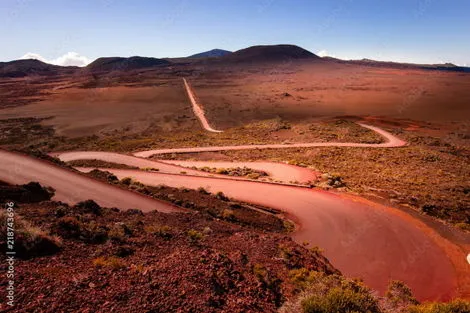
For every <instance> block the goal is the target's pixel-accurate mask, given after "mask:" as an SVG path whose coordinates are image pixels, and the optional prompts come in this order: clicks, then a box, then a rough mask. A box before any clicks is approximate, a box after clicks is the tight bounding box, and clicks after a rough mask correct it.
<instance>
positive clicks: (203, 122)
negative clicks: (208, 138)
mask: <svg viewBox="0 0 470 313" xmlns="http://www.w3.org/2000/svg"><path fill="white" fill-rule="evenodd" d="M183 82H184V87H185V88H186V92H187V93H188V97H189V100H190V101H191V104H192V106H193V112H194V115H196V117H197V118H198V119H199V121H200V122H201V125H202V127H203V128H204V129H205V130H207V131H210V132H213V133H221V132H222V131H221V130H217V129H214V128H212V127H211V126H210V125H209V122H208V121H207V119H206V115H205V114H204V110H203V109H202V108H201V106H200V105H199V104H198V103H197V100H196V96H195V95H194V91H193V90H192V89H191V87H190V86H189V84H188V82H187V81H186V78H183Z"/></svg>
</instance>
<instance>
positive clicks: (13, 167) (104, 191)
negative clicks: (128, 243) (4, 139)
mask: <svg viewBox="0 0 470 313" xmlns="http://www.w3.org/2000/svg"><path fill="white" fill-rule="evenodd" d="M0 160H1V162H0V180H3V181H6V182H9V183H12V184H25V183H28V182H30V181H36V182H39V183H41V185H44V186H50V187H53V188H54V189H55V196H54V198H53V199H54V200H58V201H63V202H67V203H70V204H75V203H77V202H79V201H83V200H88V199H93V200H95V201H96V202H97V203H98V204H99V205H101V206H104V207H110V208H111V207H118V208H121V209H131V208H138V209H141V210H143V211H152V210H157V211H160V212H182V211H184V210H183V209H181V208H178V207H175V206H172V205H170V204H168V203H165V202H161V201H158V200H155V199H152V198H150V197H145V196H143V195H140V194H138V193H135V192H131V191H127V190H124V189H120V188H118V187H115V186H112V185H109V184H105V183H102V182H99V181H97V180H94V179H91V178H88V177H85V176H83V175H80V174H79V173H74V172H72V171H69V170H66V169H63V168H61V167H58V166H54V165H52V164H51V163H48V162H44V161H41V160H38V159H35V158H30V157H27V156H25V155H21V154H17V153H12V152H7V151H4V150H0Z"/></svg>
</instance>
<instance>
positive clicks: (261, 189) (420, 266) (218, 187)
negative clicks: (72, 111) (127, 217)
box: [57, 124, 464, 299]
mask: <svg viewBox="0 0 470 313" xmlns="http://www.w3.org/2000/svg"><path fill="white" fill-rule="evenodd" d="M360 125H361V126H363V127H366V128H369V129H371V130H373V131H376V132H377V133H379V134H380V135H382V136H383V137H384V138H385V142H384V143H381V144H358V143H305V144H295V145H262V146H259V145H257V146H229V147H197V148H183V149H162V150H151V151H143V152H138V153H136V154H135V155H136V156H140V157H142V156H151V155H155V154H162V153H174V152H178V153H191V152H200V151H221V150H236V149H259V148H271V149H282V148H289V147H292V146H295V147H318V146H346V147H372V148H376V147H387V148H391V147H400V146H403V145H405V144H406V143H405V142H404V141H402V140H400V139H398V138H396V137H395V136H393V135H392V134H390V133H388V132H386V131H384V130H382V129H380V128H377V127H374V126H369V125H365V124H360ZM57 156H58V157H59V158H60V159H61V160H63V161H71V160H78V159H99V160H103V161H108V162H114V163H121V164H127V165H133V166H137V167H140V168H145V167H156V168H158V169H159V172H147V171H140V170H123V169H106V170H108V171H111V172H113V173H114V174H115V175H117V176H118V177H119V178H123V177H132V178H134V179H136V180H138V181H140V182H142V183H144V184H148V185H159V184H165V185H168V186H173V187H189V188H198V187H204V188H206V189H209V190H210V191H212V192H217V191H222V192H224V193H225V194H226V195H228V196H230V197H233V198H236V199H239V200H242V201H246V202H250V203H256V204H260V205H264V206H268V207H273V208H276V209H279V210H281V211H283V212H286V213H287V214H288V215H289V216H291V217H292V218H293V219H294V220H295V221H296V222H297V223H298V225H299V228H298V229H297V230H296V232H295V233H294V234H293V237H294V238H295V239H296V240H297V241H298V242H304V241H308V242H309V243H311V244H312V245H317V246H320V247H322V248H323V249H325V255H326V256H327V257H328V258H329V259H330V260H331V261H332V262H333V264H334V265H335V266H337V267H338V268H339V269H340V270H342V271H343V272H344V273H345V274H347V275H350V276H359V277H362V278H364V280H365V281H366V283H368V284H369V285H370V286H372V287H373V288H375V289H378V290H380V291H384V289H385V287H386V285H387V283H388V280H389V279H400V280H403V281H405V282H406V283H407V284H408V285H409V286H410V287H411V288H412V289H413V290H414V291H415V293H416V295H417V296H418V297H419V298H420V299H449V298H451V297H453V296H455V295H456V293H457V292H456V291H457V289H459V286H458V284H459V283H458V281H457V279H456V277H457V276H458V275H460V274H456V270H455V269H454V264H453V263H452V260H451V259H450V258H449V257H448V255H447V254H446V252H445V251H444V250H443V247H444V246H445V247H447V249H448V247H451V248H450V249H453V250H452V251H453V253H454V252H455V253H456V254H459V253H460V254H461V253H462V252H461V251H459V250H458V248H455V247H454V246H453V245H452V244H451V243H449V242H447V241H446V240H444V239H442V238H440V237H439V236H438V235H437V234H436V233H435V232H433V231H432V230H431V229H429V228H427V227H426V226H425V225H424V224H423V223H422V222H420V221H417V220H414V219H412V218H410V217H409V216H408V215H406V214H404V213H402V212H399V211H398V210H395V209H391V208H388V207H385V206H381V205H378V204H376V203H372V202H370V201H366V200H364V199H361V198H358V197H352V196H347V197H346V196H344V195H338V194H334V193H329V192H324V191H318V190H312V189H306V188H300V187H295V186H287V185H282V184H267V183H263V182H255V181H246V180H239V179H237V180H234V179H231V178H230V177H226V176H222V175H209V174H208V173H205V172H201V171H197V170H193V169H188V168H185V167H180V166H178V165H182V166H186V167H191V166H210V167H236V166H247V167H251V168H256V169H259V170H265V171H267V172H268V173H269V174H270V175H271V176H272V177H276V178H278V179H280V180H283V181H289V180H298V181H300V182H306V181H308V180H309V179H312V178H313V177H314V175H315V173H313V172H311V171H310V170H308V169H304V168H299V167H295V166H289V165H285V164H276V163H270V162H251V163H250V162H247V163H244V162H236V163H231V162H191V161H150V160H146V159H142V158H140V157H134V156H129V155H122V154H117V153H108V152H66V153H62V154H58V155H57ZM80 170H81V171H89V170H90V169H87V168H81V169H80ZM183 171H184V172H185V174H184V175H182V174H181V172H183ZM209 176H212V177H209ZM424 230H425V231H424ZM462 260H464V256H463V257H462Z"/></svg>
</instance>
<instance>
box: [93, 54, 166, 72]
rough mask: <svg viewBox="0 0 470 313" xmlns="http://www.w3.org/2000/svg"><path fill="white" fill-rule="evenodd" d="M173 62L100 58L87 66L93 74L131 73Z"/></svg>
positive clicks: (140, 58) (136, 58)
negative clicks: (131, 71)
mask: <svg viewBox="0 0 470 313" xmlns="http://www.w3.org/2000/svg"><path fill="white" fill-rule="evenodd" d="M168 64H171V62H169V61H167V60H163V59H157V58H147V57H139V56H134V57H130V58H123V57H106V58H98V59H96V60H95V61H93V62H91V63H90V64H88V65H87V66H86V68H85V69H86V70H89V71H92V72H112V71H130V70H135V69H141V68H149V67H155V66H162V65H168Z"/></svg>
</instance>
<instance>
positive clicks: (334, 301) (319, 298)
mask: <svg viewBox="0 0 470 313" xmlns="http://www.w3.org/2000/svg"><path fill="white" fill-rule="evenodd" d="M302 309H303V312H304V313H333V312H351V313H352V312H357V313H362V312H363V313H380V312H381V310H380V308H379V304H378V302H377V300H376V299H375V298H374V297H373V296H372V295H371V294H370V292H369V291H368V290H366V289H365V288H362V287H358V286H357V285H351V286H341V287H334V288H332V289H330V290H328V291H327V293H326V294H325V295H318V294H314V295H311V296H310V297H307V298H306V299H304V300H303V301H302Z"/></svg>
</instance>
